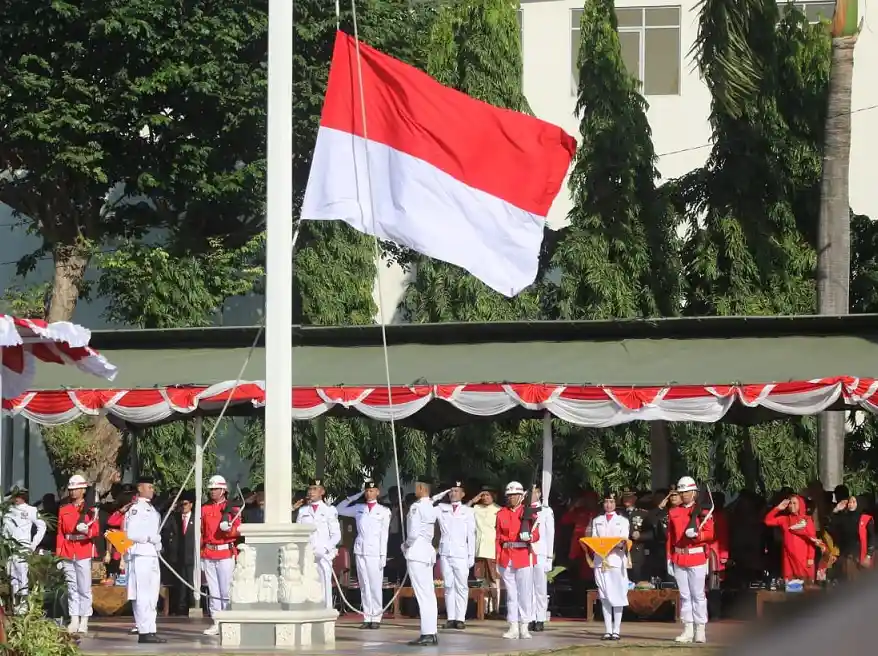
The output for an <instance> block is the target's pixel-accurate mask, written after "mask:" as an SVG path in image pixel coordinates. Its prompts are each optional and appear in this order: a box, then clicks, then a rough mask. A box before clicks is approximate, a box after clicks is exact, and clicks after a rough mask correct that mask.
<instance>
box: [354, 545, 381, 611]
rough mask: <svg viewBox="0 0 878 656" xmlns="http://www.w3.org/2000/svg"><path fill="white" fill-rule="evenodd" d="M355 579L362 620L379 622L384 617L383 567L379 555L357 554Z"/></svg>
mask: <svg viewBox="0 0 878 656" xmlns="http://www.w3.org/2000/svg"><path fill="white" fill-rule="evenodd" d="M357 581H359V583H360V599H361V600H362V602H363V621H364V622H371V623H372V624H380V623H381V619H382V618H383V617H384V568H383V567H381V557H380V556H361V555H359V554H357Z"/></svg>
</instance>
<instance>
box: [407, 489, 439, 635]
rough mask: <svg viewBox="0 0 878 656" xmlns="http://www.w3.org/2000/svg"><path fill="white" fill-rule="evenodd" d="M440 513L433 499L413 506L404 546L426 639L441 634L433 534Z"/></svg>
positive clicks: (419, 500) (421, 500) (422, 629)
mask: <svg viewBox="0 0 878 656" xmlns="http://www.w3.org/2000/svg"><path fill="white" fill-rule="evenodd" d="M438 514H439V512H438V511H437V510H436V508H434V507H433V501H432V499H430V497H424V498H422V499H418V500H417V501H416V502H415V503H413V504H412V507H411V508H409V514H408V517H407V518H406V540H405V542H404V543H403V545H402V552H403V554H405V559H406V562H407V563H408V571H409V580H410V581H411V582H412V588H413V589H414V591H415V599H417V600H418V614H419V615H420V617H421V635H422V636H434V635H436V634H437V633H438V631H439V608H438V605H437V603H436V588H435V587H434V585H433V566H434V565H435V564H436V550H435V549H434V548H433V534H434V533H435V531H436V520H437V516H438Z"/></svg>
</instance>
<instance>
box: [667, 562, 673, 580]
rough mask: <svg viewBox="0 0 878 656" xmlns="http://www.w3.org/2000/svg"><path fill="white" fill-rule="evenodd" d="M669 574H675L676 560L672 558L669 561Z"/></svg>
mask: <svg viewBox="0 0 878 656" xmlns="http://www.w3.org/2000/svg"><path fill="white" fill-rule="evenodd" d="M668 574H670V575H671V576H673V575H674V562H673V561H671V560H669V561H668Z"/></svg>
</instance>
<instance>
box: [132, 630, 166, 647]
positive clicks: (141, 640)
mask: <svg viewBox="0 0 878 656" xmlns="http://www.w3.org/2000/svg"><path fill="white" fill-rule="evenodd" d="M137 642H138V644H141V645H143V644H147V645H163V644H165V643H166V642H167V640H165V639H164V638H160V637H158V636H157V635H156V634H155V633H142V634H140V635H139V636H138V638H137Z"/></svg>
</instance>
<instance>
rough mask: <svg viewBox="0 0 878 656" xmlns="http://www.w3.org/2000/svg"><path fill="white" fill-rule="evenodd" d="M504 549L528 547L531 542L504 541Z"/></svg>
mask: <svg viewBox="0 0 878 656" xmlns="http://www.w3.org/2000/svg"><path fill="white" fill-rule="evenodd" d="M501 546H502V547H503V548H504V549H527V548H528V547H529V546H530V543H529V542H504V543H503V544H502V545H501Z"/></svg>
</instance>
